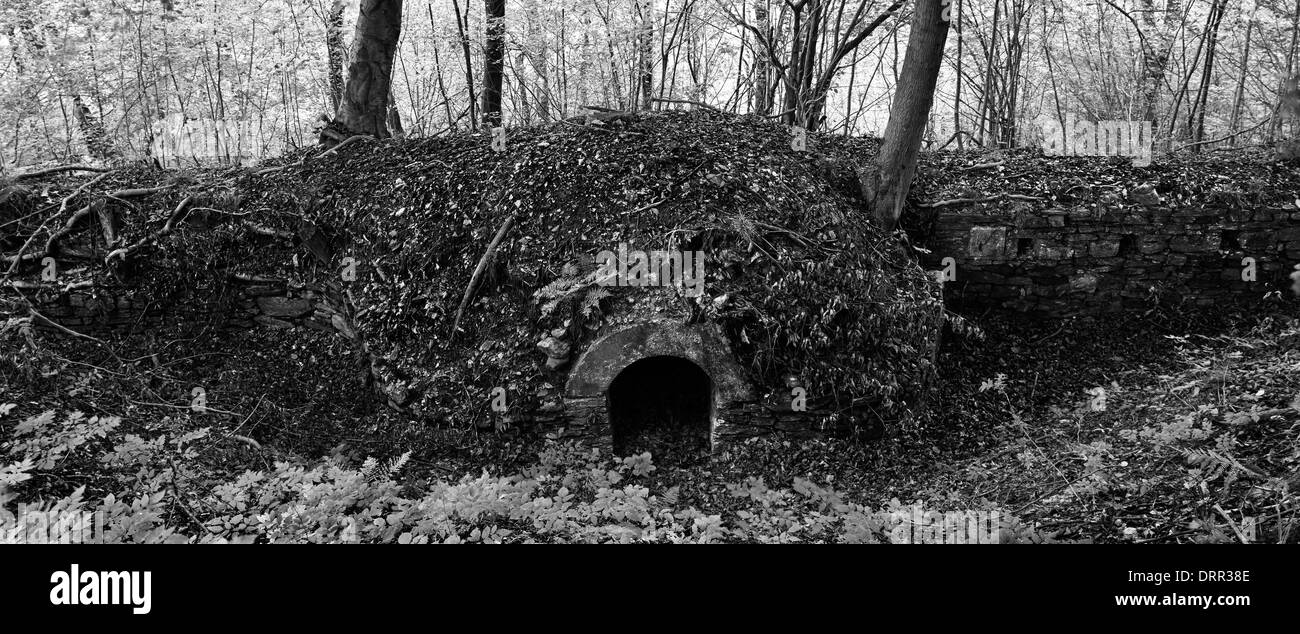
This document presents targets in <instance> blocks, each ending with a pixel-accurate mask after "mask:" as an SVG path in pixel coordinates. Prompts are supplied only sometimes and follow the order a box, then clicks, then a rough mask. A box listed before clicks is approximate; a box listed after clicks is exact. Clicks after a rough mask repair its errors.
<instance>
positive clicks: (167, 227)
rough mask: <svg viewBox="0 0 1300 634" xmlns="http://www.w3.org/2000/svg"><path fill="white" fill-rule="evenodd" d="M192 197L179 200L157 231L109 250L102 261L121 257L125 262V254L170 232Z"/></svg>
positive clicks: (185, 211) (133, 251) (183, 213)
mask: <svg viewBox="0 0 1300 634" xmlns="http://www.w3.org/2000/svg"><path fill="white" fill-rule="evenodd" d="M193 198H194V197H193V196H186V197H185V198H184V199H183V200H181V202H180V204H178V205H176V209H175V210H174V211H172V215H171V216H169V217H168V218H167V222H166V223H165V224H164V225H163V227H162V229H159V230H158V231H155V232H153V233H151V234H149V235H147V236H145V237H143V238H140V239H139V240H136V242H135V244H132V245H131V246H129V247H125V248H121V249H116V250H114V251H111V252H110V253H109V254H108V255H107V256H105V257H104V262H106V263H112V261H113V258H121V259H122V261H123V262H125V261H126V258H127V256H129V255H131V254H132V253H135V252H136V251H138V250H139V249H140V248H141V247H143V246H144V245H146V244H148V243H150V242H153V241H154V240H157V239H158V238H161V237H163V236H165V235H167V234H169V233H171V232H172V231H173V230H174V229H175V228H176V223H178V222H180V221H181V219H182V218H184V217H185V214H186V213H187V212H188V211H189V205H190V201H191V200H193Z"/></svg>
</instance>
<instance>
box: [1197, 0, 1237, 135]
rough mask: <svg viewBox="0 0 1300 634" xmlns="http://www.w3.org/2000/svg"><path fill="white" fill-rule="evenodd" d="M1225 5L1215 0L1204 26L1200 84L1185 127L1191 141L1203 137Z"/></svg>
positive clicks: (1219, 0)
mask: <svg viewBox="0 0 1300 634" xmlns="http://www.w3.org/2000/svg"><path fill="white" fill-rule="evenodd" d="M1226 6H1227V0H1215V2H1214V4H1213V5H1211V7H1210V16H1209V18H1208V22H1209V24H1208V25H1207V27H1206V28H1207V32H1208V35H1207V36H1206V37H1207V38H1208V39H1209V42H1208V43H1207V45H1206V46H1207V48H1206V53H1205V67H1204V68H1202V69H1201V85H1200V86H1198V87H1197V89H1196V93H1197V94H1196V101H1195V102H1194V103H1193V105H1192V111H1191V113H1189V115H1188V118H1187V128H1188V131H1189V132H1190V133H1191V137H1192V142H1193V143H1199V142H1200V141H1201V139H1203V138H1204V137H1205V109H1206V107H1207V106H1208V102H1209V99H1210V80H1211V79H1213V78H1214V53H1215V50H1216V49H1217V48H1218V44H1219V25H1220V24H1221V23H1222V22H1223V12H1224V10H1225V8H1226ZM1200 150H1201V146H1200V145H1197V146H1195V147H1193V151H1195V152H1200Z"/></svg>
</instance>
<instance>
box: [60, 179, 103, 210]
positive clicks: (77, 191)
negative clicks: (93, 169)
mask: <svg viewBox="0 0 1300 634" xmlns="http://www.w3.org/2000/svg"><path fill="white" fill-rule="evenodd" d="M105 178H108V172H104V173H103V174H100V175H99V176H96V177H94V178H92V179H90V180H88V181H86V182H84V183H82V184H81V186H80V187H78V188H76V189H74V190H72V193H71V194H68V195H67V196H65V197H64V198H63V200H62V201H60V202H59V215H63V212H65V211H67V210H68V203H69V202H72V199H73V198H76V197H77V195H78V194H80V193H81V192H84V191H86V190H87V189H89V188H90V187H92V186H94V184H95V183H98V182H99V181H102V180H104V179H105Z"/></svg>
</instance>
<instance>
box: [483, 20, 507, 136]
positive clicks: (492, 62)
mask: <svg viewBox="0 0 1300 634" xmlns="http://www.w3.org/2000/svg"><path fill="white" fill-rule="evenodd" d="M484 1H485V3H486V8H487V45H486V46H485V47H484V48H483V55H484V57H485V58H486V59H485V62H484V66H483V125H484V126H486V127H489V128H491V127H496V126H499V125H501V88H502V80H503V78H504V76H505V61H506V0H484Z"/></svg>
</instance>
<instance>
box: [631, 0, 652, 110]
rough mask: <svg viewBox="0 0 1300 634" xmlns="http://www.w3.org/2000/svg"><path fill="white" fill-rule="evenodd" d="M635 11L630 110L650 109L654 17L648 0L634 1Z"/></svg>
mask: <svg viewBox="0 0 1300 634" xmlns="http://www.w3.org/2000/svg"><path fill="white" fill-rule="evenodd" d="M634 6H636V10H637V86H636V87H634V88H633V99H632V109H633V110H647V109H650V104H651V101H650V99H651V97H653V96H654V16H653V14H651V12H650V1H649V0H636V5H634Z"/></svg>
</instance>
